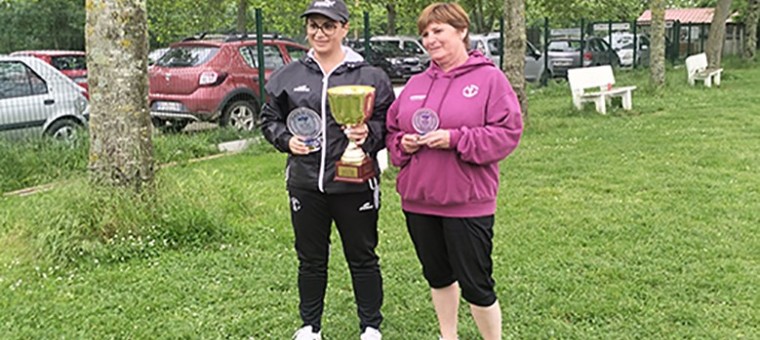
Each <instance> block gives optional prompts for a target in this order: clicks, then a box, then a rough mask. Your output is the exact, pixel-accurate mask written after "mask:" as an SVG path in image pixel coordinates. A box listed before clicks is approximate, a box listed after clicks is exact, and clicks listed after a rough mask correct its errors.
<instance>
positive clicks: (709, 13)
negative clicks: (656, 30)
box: [636, 8, 733, 24]
mask: <svg viewBox="0 0 760 340" xmlns="http://www.w3.org/2000/svg"><path fill="white" fill-rule="evenodd" d="M713 12H715V8H672V9H666V10H665V21H676V20H678V21H681V23H682V24H684V23H694V24H709V23H711V22H712V18H713ZM651 20H652V12H651V11H650V10H646V11H644V13H642V14H641V16H640V17H639V18H638V19H637V20H636V21H637V22H639V23H642V22H643V23H649V22H650V21H651ZM726 22H733V21H732V20H731V17H729V18H728V20H726Z"/></svg>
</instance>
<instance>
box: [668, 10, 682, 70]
mask: <svg viewBox="0 0 760 340" xmlns="http://www.w3.org/2000/svg"><path fill="white" fill-rule="evenodd" d="M673 44H674V48H673V52H672V53H671V54H670V62H671V63H672V64H673V65H675V64H676V61H678V58H679V57H680V56H681V21H680V20H676V22H674V23H673Z"/></svg>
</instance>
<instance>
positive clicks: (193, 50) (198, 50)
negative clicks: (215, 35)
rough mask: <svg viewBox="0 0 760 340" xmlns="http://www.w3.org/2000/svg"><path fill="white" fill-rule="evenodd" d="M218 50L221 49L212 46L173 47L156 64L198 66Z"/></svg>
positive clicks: (163, 65) (164, 65)
mask: <svg viewBox="0 0 760 340" xmlns="http://www.w3.org/2000/svg"><path fill="white" fill-rule="evenodd" d="M217 51H219V48H218V47H210V46H177V47H172V48H170V49H169V50H168V51H166V53H165V54H164V55H163V56H161V58H159V59H158V61H156V65H158V66H162V67H192V66H198V65H201V64H203V63H205V62H207V61H208V60H209V59H211V57H213V56H214V55H215V54H216V52H217Z"/></svg>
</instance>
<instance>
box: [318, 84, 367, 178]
mask: <svg viewBox="0 0 760 340" xmlns="http://www.w3.org/2000/svg"><path fill="white" fill-rule="evenodd" d="M327 98H328V100H329V102H330V111H331V112H332V115H333V118H335V121H336V122H338V124H340V125H343V126H345V127H346V128H348V129H350V128H352V127H353V126H356V125H360V124H362V123H364V122H366V121H367V119H369V117H370V116H371V115H372V108H373V107H374V103H375V88H374V87H372V86H364V85H345V86H335V87H331V88H329V89H327ZM374 176H375V168H374V165H373V163H372V159H370V158H369V157H367V155H366V154H365V153H364V150H362V148H361V147H359V146H358V145H356V141H353V140H350V139H349V141H348V146H347V147H346V150H345V151H344V152H343V155H342V156H341V157H340V161H338V162H336V163H335V180H336V181H339V182H349V183H363V182H365V181H366V180H367V179H369V178H372V177H374Z"/></svg>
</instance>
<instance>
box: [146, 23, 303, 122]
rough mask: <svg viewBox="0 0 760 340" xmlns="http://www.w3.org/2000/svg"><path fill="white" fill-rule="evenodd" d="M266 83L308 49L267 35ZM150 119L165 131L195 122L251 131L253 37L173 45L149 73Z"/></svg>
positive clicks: (255, 80)
mask: <svg viewBox="0 0 760 340" xmlns="http://www.w3.org/2000/svg"><path fill="white" fill-rule="evenodd" d="M262 38H263V42H264V68H265V74H266V77H265V78H266V79H269V75H270V74H271V73H272V72H273V71H274V70H276V69H278V68H280V67H282V66H283V65H285V64H288V63H290V62H291V61H293V60H296V59H298V58H300V57H301V56H302V55H304V54H305V53H306V52H307V51H308V49H307V48H306V47H304V46H303V45H301V44H298V43H296V42H294V41H292V40H290V39H286V38H282V37H278V36H273V35H265V36H263V37H262ZM149 76H150V94H149V101H150V114H151V118H152V119H153V124H154V125H155V126H156V127H158V128H159V129H161V130H164V131H167V132H173V131H180V130H182V129H183V128H184V127H185V126H186V125H187V124H188V123H190V122H193V121H210V122H218V123H219V125H221V126H231V127H234V128H237V129H248V130H250V129H253V127H254V125H255V122H256V119H258V114H259V108H260V107H261V101H260V99H259V77H258V58H257V46H256V37H255V36H248V35H245V34H243V35H240V34H231V35H214V36H206V35H204V36H199V37H192V38H188V39H185V40H184V41H181V42H178V43H174V44H172V45H171V46H170V47H169V50H168V51H166V52H165V53H164V54H163V56H161V58H159V59H158V60H157V61H156V63H155V64H154V65H153V66H151V67H150V69H149Z"/></svg>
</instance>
